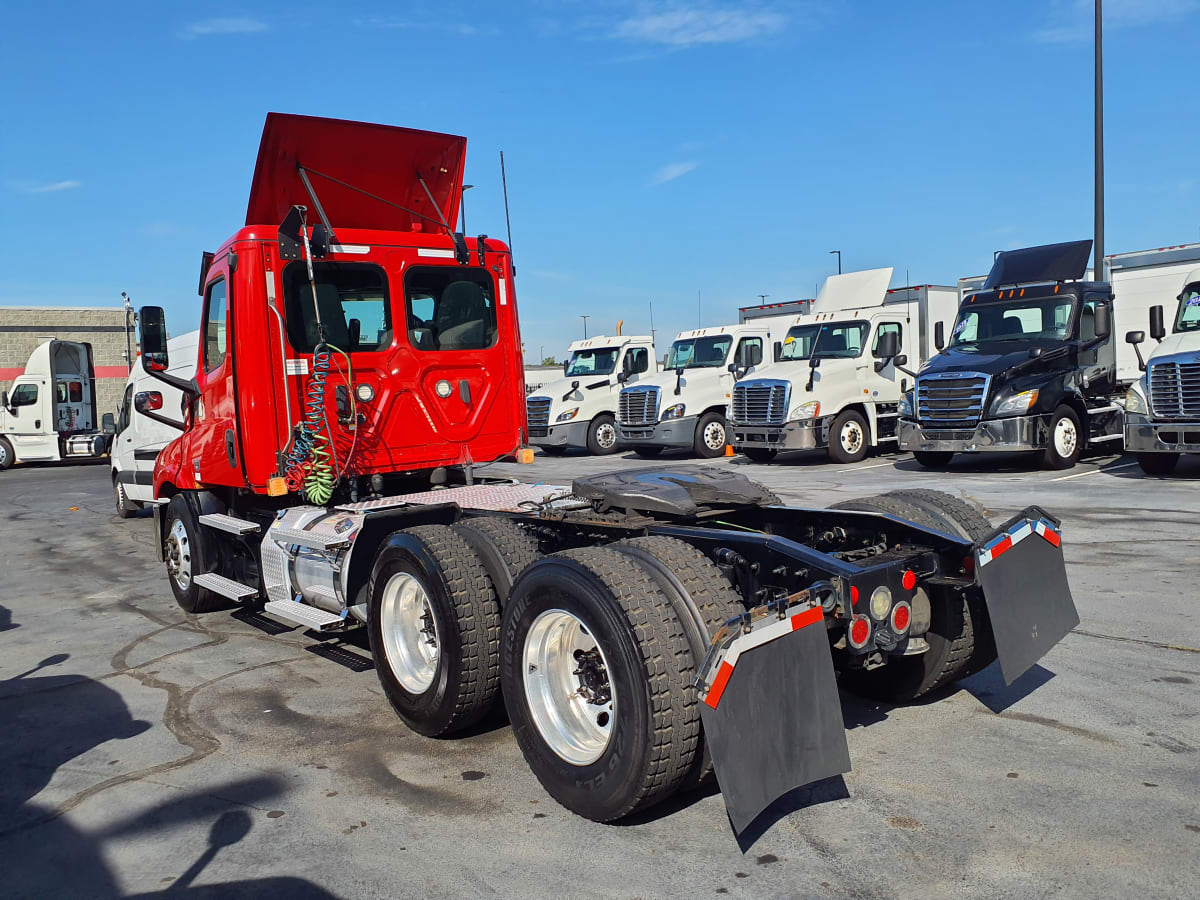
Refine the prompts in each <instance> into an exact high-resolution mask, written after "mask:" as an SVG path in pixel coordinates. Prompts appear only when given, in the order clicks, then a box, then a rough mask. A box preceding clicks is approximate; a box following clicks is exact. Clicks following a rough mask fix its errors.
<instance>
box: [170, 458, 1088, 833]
mask: <svg viewBox="0 0 1200 900" xmlns="http://www.w3.org/2000/svg"><path fill="white" fill-rule="evenodd" d="M264 500H265V498H261V497H248V496H246V495H243V494H233V493H230V494H228V495H226V496H223V497H222V496H219V495H218V494H217V493H215V492H209V491H184V492H179V493H176V494H174V495H173V496H171V497H170V499H169V501H168V502H167V503H165V504H160V505H158V506H156V507H155V521H156V525H157V526H158V528H159V534H160V537H161V540H160V542H159V543H160V548H161V554H160V555H161V557H162V559H163V560H164V561H165V562H166V564H167V568H168V572H169V575H170V582H171V586H172V590H173V591H174V593H175V596H176V599H177V600H178V602H179V603H180V605H181V606H182V607H183V608H184V609H185V610H187V611H189V612H205V611H208V610H212V609H216V608H218V607H220V606H222V605H225V604H227V603H228V601H229V600H235V601H239V602H243V603H257V602H259V601H260V600H263V599H265V604H264V606H263V609H264V611H265V612H266V613H268V614H270V615H272V616H274V617H275V618H278V619H282V620H284V621H287V622H290V623H292V624H295V625H303V626H306V627H308V628H311V629H314V630H316V631H319V632H338V631H343V630H346V629H349V628H353V627H357V626H361V625H365V626H366V627H367V629H368V633H369V636H370V645H371V651H372V655H373V657H374V661H375V667H376V671H377V673H378V675H379V679H380V682H381V684H382V686H383V689H384V692H385V694H386V695H387V697H388V699H389V701H390V702H391V704H392V706H393V708H394V709H395V710H396V712H397V713H398V714H399V716H400V717H401V719H403V720H404V721H405V723H406V724H408V725H409V726H410V727H411V728H413V729H414V730H416V731H418V732H420V733H422V734H426V735H431V736H449V735H452V734H454V733H456V732H458V731H461V730H462V729H464V728H467V727H469V726H470V725H472V724H473V723H475V722H477V721H478V720H479V719H481V718H482V717H483V716H485V715H486V714H488V712H489V711H490V710H491V709H492V708H493V707H494V705H495V704H496V703H497V702H500V701H501V699H502V701H503V703H504V704H505V706H506V708H507V712H508V715H509V719H510V721H511V723H512V726H513V729H514V732H515V734H516V737H517V741H518V743H519V745H520V747H521V749H522V752H523V753H524V755H525V758H526V760H527V762H528V763H529V765H530V768H531V769H532V770H533V772H534V774H535V775H536V776H537V777H538V779H539V781H540V782H541V783H542V785H543V786H544V787H545V788H546V790H547V791H548V792H549V793H550V794H551V795H552V796H553V797H554V798H555V799H556V800H557V801H558V802H560V803H561V804H562V805H564V806H565V807H567V808H568V809H570V810H571V811H573V812H575V813H577V814H579V815H582V816H585V817H587V818H589V819H593V820H596V821H602V822H607V821H612V820H615V819H619V818H622V817H624V816H627V815H629V814H631V813H633V812H636V811H640V810H644V809H646V808H648V807H650V806H653V805H654V804H657V803H659V802H661V801H662V800H664V799H666V798H667V797H668V796H670V795H671V794H673V793H675V792H676V791H678V790H681V789H687V788H688V787H692V786H695V785H697V784H699V783H700V782H701V781H703V780H704V779H706V778H708V777H709V776H710V774H711V773H712V772H713V770H714V768H715V771H716V776H717V779H718V781H719V783H720V786H721V788H722V791H723V793H724V795H725V801H726V805H727V808H728V810H729V814H730V818H731V821H732V823H733V825H734V827H735V829H736V830H737V831H739V832H740V831H742V830H744V829H745V828H747V827H749V825H750V824H751V823H752V822H753V821H754V819H755V818H756V817H757V816H758V815H759V814H760V813H761V812H762V811H763V810H764V809H765V808H766V807H767V806H768V805H769V804H770V803H771V802H772V801H773V800H775V799H776V798H777V797H778V796H780V795H781V794H783V793H785V792H787V791H789V790H792V789H794V788H796V787H799V786H802V785H804V784H808V783H811V782H813V781H816V780H818V779H821V778H826V777H831V776H834V775H837V774H839V773H842V772H845V771H848V770H849V766H850V761H849V753H848V750H847V746H846V741H845V733H844V727H843V723H842V719H841V707H840V703H839V700H838V693H837V688H838V682H839V681H840V683H841V685H842V686H843V687H847V688H849V689H851V690H854V691H857V692H861V693H864V694H866V695H869V696H871V697H875V698H878V699H882V700H885V701H889V702H904V701H907V700H911V699H913V698H915V697H918V696H921V695H923V694H927V693H929V692H930V691H933V690H936V689H937V688H939V687H942V686H943V685H945V684H948V683H949V682H951V681H953V680H955V679H958V678H960V677H963V676H965V675H967V674H969V673H971V672H974V671H977V670H979V669H980V668H982V667H983V666H985V665H988V664H989V663H991V662H992V661H993V660H994V659H996V657H997V656H999V658H1000V664H1001V668H1002V672H1003V675H1004V677H1005V679H1006V680H1008V681H1010V682H1011V681H1012V680H1013V679H1015V678H1016V677H1018V676H1019V675H1020V674H1021V673H1022V672H1023V671H1024V670H1025V669H1027V668H1028V667H1029V666H1030V665H1032V664H1033V663H1034V662H1035V661H1036V660H1037V659H1038V658H1040V657H1041V656H1042V655H1043V654H1044V653H1045V652H1046V651H1047V650H1048V649H1049V648H1050V647H1051V646H1053V645H1054V644H1055V643H1057V641H1058V640H1060V639H1061V638H1062V636H1063V635H1065V634H1066V632H1067V631H1069V630H1070V629H1071V628H1072V627H1074V625H1075V624H1077V623H1078V616H1077V614H1076V613H1075V608H1074V604H1073V601H1072V600H1071V596H1070V589H1069V587H1068V585H1067V581H1066V575H1065V568H1064V566H1063V560H1062V552H1061V546H1060V543H1061V539H1060V537H1059V535H1060V533H1061V531H1060V527H1059V523H1058V522H1057V521H1056V520H1055V519H1053V518H1052V517H1051V516H1049V515H1048V514H1046V513H1045V512H1043V511H1042V510H1040V509H1038V508H1036V507H1031V508H1029V509H1027V510H1024V511H1023V512H1022V513H1020V514H1019V515H1018V516H1016V517H1014V518H1013V519H1012V520H1010V521H1009V522H1008V523H1005V524H1004V525H1003V526H1001V527H1000V528H999V529H994V528H993V527H992V525H991V523H990V522H988V520H987V519H986V517H984V516H983V515H982V514H981V512H980V511H979V510H978V508H977V507H974V506H972V505H971V504H968V503H966V502H964V501H961V500H959V499H957V498H954V497H951V496H949V495H946V494H941V493H939V492H936V491H927V490H917V491H897V492H893V493H891V494H885V495H881V496H878V497H871V498H865V499H862V500H857V501H846V502H843V503H841V504H838V505H837V507H835V508H832V509H807V508H794V507H786V506H783V505H781V504H780V501H779V500H778V498H777V497H775V496H774V495H773V494H771V493H770V492H769V491H768V490H766V489H765V488H763V487H762V486H760V485H757V484H755V483H754V482H751V481H749V480H748V479H746V478H745V477H744V476H742V475H739V474H735V473H723V472H716V471H710V470H707V469H703V468H700V467H689V466H680V467H667V468H661V469H655V470H653V471H646V470H640V471H636V472H624V473H615V474H611V475H603V476H594V477H590V478H582V479H578V480H576V481H575V482H574V484H573V485H572V486H571V487H570V488H567V487H554V486H548V485H524V484H517V483H515V482H509V483H501V484H490V485H480V484H476V485H470V486H462V487H457V488H446V489H442V490H434V491H424V492H419V493H413V494H407V495H401V496H395V497H375V498H372V499H368V500H365V501H362V502H358V503H350V504H345V505H340V506H330V507H316V506H291V507H280V508H276V509H271V508H269V507H267V506H265V505H264Z"/></svg>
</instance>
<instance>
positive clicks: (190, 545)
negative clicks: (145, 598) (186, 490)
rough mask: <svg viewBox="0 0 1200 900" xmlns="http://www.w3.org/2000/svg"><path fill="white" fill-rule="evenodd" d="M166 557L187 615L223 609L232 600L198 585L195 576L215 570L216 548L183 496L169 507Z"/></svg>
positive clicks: (177, 599) (173, 585)
mask: <svg viewBox="0 0 1200 900" xmlns="http://www.w3.org/2000/svg"><path fill="white" fill-rule="evenodd" d="M164 534H165V538H164V540H163V551H164V552H163V555H164V557H165V559H166V562H167V577H168V579H169V580H170V582H171V592H172V593H173V594H174V595H175V602H176V603H178V604H179V606H180V608H182V609H183V610H184V611H185V612H190V613H206V612H212V611H213V610H217V609H221V608H222V607H223V606H226V605H227V604H228V602H229V601H227V600H226V599H225V598H223V597H222V596H221V595H220V594H214V593H213V592H212V591H209V590H206V589H204V588H202V587H200V585H198V584H196V576H197V575H202V574H204V573H205V572H210V571H212V563H213V562H214V557H215V555H216V547H214V546H213V543H212V541H211V540H209V539H208V537H207V535H206V534H205V532H204V529H203V528H201V527H200V523H199V522H198V521H197V520H196V517H195V516H194V515H193V514H192V508H191V507H190V506H188V503H187V500H186V499H185V498H184V496H183V495H182V494H176V495H175V496H174V497H172V498H171V502H170V503H168V504H167V518H166V524H165V529H164Z"/></svg>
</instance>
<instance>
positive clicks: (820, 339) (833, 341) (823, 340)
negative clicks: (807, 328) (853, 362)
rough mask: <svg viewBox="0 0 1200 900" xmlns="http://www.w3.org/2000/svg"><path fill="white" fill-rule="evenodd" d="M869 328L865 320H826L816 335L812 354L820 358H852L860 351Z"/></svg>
mask: <svg viewBox="0 0 1200 900" xmlns="http://www.w3.org/2000/svg"><path fill="white" fill-rule="evenodd" d="M869 328H870V325H868V324H867V323H866V322H827V323H825V324H824V325H822V326H821V332H820V334H818V335H817V342H816V347H815V348H814V350H813V355H814V356H817V357H818V358H820V359H854V358H855V357H856V356H858V355H859V354H861V353H862V350H863V341H865V340H866V339H867V331H868V329H869Z"/></svg>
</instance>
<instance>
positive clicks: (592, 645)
mask: <svg viewBox="0 0 1200 900" xmlns="http://www.w3.org/2000/svg"><path fill="white" fill-rule="evenodd" d="M523 661H524V665H525V672H524V679H525V697H526V702H527V703H528V704H529V713H530V715H531V717H532V718H533V724H534V725H535V726H537V730H538V731H539V732H540V733H541V735H542V739H543V740H544V741H545V742H546V743H547V744H548V745H549V746H550V749H551V750H553V751H554V752H555V753H556V754H558V755H559V756H560V757H561V758H562V759H564V760H566V761H567V762H568V763H570V764H572V765H575V766H586V765H590V764H591V763H594V762H595V761H596V760H598V759H599V758H600V757H601V756H602V755H603V754H604V750H605V748H606V747H608V742H609V739H610V738H611V736H612V723H613V711H614V707H615V706H616V699H617V698H616V697H615V696H614V694H613V688H612V684H611V683H610V682H609V680H608V662H607V661H606V660H605V658H604V651H603V650H601V649H600V645H599V644H597V643H596V640H595V638H593V637H592V635H591V632H590V631H589V630H588V628H587V626H586V625H584V624H583V622H582V621H580V620H579V619H578V618H576V617H575V616H573V615H572V614H571V613H569V612H566V611H565V610H561V609H550V610H547V611H546V612H544V613H542V614H541V615H539V616H538V617H537V618H536V619H534V620H533V625H531V626H530V628H529V633H528V634H526V635H525V650H524V654H523Z"/></svg>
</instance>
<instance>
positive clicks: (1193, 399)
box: [1150, 359, 1200, 419]
mask: <svg viewBox="0 0 1200 900" xmlns="http://www.w3.org/2000/svg"><path fill="white" fill-rule="evenodd" d="M1150 407H1151V409H1153V410H1154V414H1155V415H1156V416H1161V417H1162V418H1164V419H1200V359H1197V360H1194V361H1191V360H1179V361H1171V362H1160V363H1151V365H1150Z"/></svg>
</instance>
